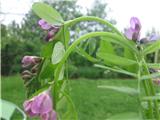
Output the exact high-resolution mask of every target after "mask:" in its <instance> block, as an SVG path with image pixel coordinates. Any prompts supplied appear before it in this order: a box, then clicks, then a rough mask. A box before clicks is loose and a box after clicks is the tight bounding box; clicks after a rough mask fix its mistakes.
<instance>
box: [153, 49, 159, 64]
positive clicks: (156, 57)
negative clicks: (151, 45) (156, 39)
mask: <svg viewBox="0 0 160 120" xmlns="http://www.w3.org/2000/svg"><path fill="white" fill-rule="evenodd" d="M158 54H159V50H157V51H156V52H155V55H154V63H158Z"/></svg>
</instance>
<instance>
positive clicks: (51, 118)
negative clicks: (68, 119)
mask: <svg viewBox="0 0 160 120" xmlns="http://www.w3.org/2000/svg"><path fill="white" fill-rule="evenodd" d="M49 120H57V115H56V112H55V111H52V112H51V113H50V119H49Z"/></svg>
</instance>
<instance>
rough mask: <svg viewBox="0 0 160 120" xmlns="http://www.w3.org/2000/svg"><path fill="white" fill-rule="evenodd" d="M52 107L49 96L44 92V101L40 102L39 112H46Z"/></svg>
mask: <svg viewBox="0 0 160 120" xmlns="http://www.w3.org/2000/svg"><path fill="white" fill-rule="evenodd" d="M52 107H53V105H52V99H51V97H50V96H49V95H47V94H46V95H45V99H44V101H43V103H42V106H41V111H40V112H41V113H47V112H49V111H51V110H52Z"/></svg>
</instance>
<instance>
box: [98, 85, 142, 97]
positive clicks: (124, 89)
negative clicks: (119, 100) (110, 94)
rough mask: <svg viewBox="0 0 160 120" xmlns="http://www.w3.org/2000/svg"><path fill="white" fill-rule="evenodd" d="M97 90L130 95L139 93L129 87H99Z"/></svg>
mask: <svg viewBox="0 0 160 120" xmlns="http://www.w3.org/2000/svg"><path fill="white" fill-rule="evenodd" d="M98 88H103V89H110V90H114V91H117V92H121V93H126V94H130V95H137V94H138V93H139V92H138V90H136V89H134V88H130V87H121V86H107V85H99V86H98Z"/></svg>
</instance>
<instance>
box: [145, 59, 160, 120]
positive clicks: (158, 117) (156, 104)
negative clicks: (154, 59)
mask: <svg viewBox="0 0 160 120" xmlns="http://www.w3.org/2000/svg"><path fill="white" fill-rule="evenodd" d="M143 63H144V68H145V72H146V73H147V74H148V75H149V74H150V73H149V70H148V67H147V64H146V62H145V60H144V58H143ZM148 84H149V87H150V90H151V95H152V96H155V95H156V92H155V88H154V86H153V81H152V79H148ZM153 102H154V106H155V113H156V118H157V120H160V113H159V106H158V101H157V100H154V101H153Z"/></svg>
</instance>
